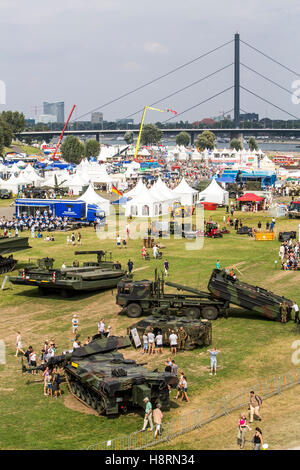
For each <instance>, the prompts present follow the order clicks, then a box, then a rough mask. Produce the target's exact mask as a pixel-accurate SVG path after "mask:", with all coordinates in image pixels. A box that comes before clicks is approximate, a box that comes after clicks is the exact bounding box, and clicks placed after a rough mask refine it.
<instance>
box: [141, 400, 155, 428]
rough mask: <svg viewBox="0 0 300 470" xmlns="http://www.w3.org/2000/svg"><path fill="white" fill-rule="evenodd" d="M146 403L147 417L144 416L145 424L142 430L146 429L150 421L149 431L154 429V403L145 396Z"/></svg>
mask: <svg viewBox="0 0 300 470" xmlns="http://www.w3.org/2000/svg"><path fill="white" fill-rule="evenodd" d="M144 403H145V417H144V426H143V429H142V432H143V431H146V427H147V425H148V423H149V425H150V429H149V431H153V421H152V403H151V402H150V400H149V398H148V397H145V398H144Z"/></svg>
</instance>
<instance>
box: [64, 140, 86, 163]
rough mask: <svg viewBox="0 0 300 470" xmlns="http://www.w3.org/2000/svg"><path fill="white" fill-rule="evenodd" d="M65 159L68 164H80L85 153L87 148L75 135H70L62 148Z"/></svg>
mask: <svg viewBox="0 0 300 470" xmlns="http://www.w3.org/2000/svg"><path fill="white" fill-rule="evenodd" d="M60 150H61V153H62V156H63V158H64V159H65V161H66V162H68V163H80V160H81V158H82V157H83V155H84V153H85V146H84V144H82V143H81V142H80V140H79V139H78V138H77V137H75V136H74V135H68V137H66V138H65V140H64V142H63V143H62V144H61V146H60Z"/></svg>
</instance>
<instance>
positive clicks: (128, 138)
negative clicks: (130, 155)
mask: <svg viewBox="0 0 300 470" xmlns="http://www.w3.org/2000/svg"><path fill="white" fill-rule="evenodd" d="M124 140H125V142H126V144H128V145H130V144H133V132H131V131H127V132H125V134H124Z"/></svg>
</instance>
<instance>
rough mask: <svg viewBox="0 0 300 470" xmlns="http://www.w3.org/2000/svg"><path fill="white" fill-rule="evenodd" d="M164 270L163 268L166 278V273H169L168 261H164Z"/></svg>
mask: <svg viewBox="0 0 300 470" xmlns="http://www.w3.org/2000/svg"><path fill="white" fill-rule="evenodd" d="M164 268H165V276H166V277H168V272H169V261H168V260H167V259H165V262H164Z"/></svg>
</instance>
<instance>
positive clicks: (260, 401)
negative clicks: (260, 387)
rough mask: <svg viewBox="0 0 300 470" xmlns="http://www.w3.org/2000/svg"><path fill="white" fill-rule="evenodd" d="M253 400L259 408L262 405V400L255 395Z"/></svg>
mask: <svg viewBox="0 0 300 470" xmlns="http://www.w3.org/2000/svg"><path fill="white" fill-rule="evenodd" d="M255 399H256V400H257V401H258V405H259V406H261V405H262V399H261V398H260V396H259V395H255Z"/></svg>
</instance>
